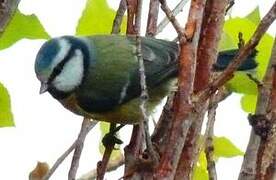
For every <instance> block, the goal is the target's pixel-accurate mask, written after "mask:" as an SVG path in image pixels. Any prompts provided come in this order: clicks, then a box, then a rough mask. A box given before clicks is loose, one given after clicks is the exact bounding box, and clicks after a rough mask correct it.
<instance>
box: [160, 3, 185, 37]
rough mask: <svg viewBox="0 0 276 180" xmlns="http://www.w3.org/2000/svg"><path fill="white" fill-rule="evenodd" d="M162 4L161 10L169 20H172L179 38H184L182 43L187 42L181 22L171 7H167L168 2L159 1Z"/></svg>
mask: <svg viewBox="0 0 276 180" xmlns="http://www.w3.org/2000/svg"><path fill="white" fill-rule="evenodd" d="M159 2H160V4H161V9H162V10H163V11H164V12H165V14H166V16H167V18H168V19H169V20H170V22H171V23H172V25H173V27H174V29H175V30H176V32H177V34H178V38H182V39H181V41H185V39H186V37H185V35H184V31H183V28H182V27H181V26H180V24H179V22H178V21H177V19H176V18H175V16H174V14H173V13H172V11H171V10H170V8H169V6H168V5H167V2H166V0H159Z"/></svg>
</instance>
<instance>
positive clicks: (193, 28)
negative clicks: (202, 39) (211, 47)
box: [155, 0, 205, 179]
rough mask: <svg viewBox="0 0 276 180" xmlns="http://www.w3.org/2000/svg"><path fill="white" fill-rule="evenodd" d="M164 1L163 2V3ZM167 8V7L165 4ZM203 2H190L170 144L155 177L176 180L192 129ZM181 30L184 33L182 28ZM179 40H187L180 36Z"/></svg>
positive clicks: (181, 53) (174, 103) (198, 0)
mask: <svg viewBox="0 0 276 180" xmlns="http://www.w3.org/2000/svg"><path fill="white" fill-rule="evenodd" d="M164 2H165V1H160V3H161V4H162V3H164ZM163 6H164V4H163ZM204 7H205V1H204V0H195V1H192V2H191V8H190V12H189V16H188V20H187V23H186V27H185V36H186V37H187V38H188V41H180V48H181V51H180V57H179V61H180V64H179V77H178V91H177V93H176V96H175V97H174V102H173V118H172V119H173V120H172V129H171V130H170V135H169V141H168V143H167V144H166V145H165V147H166V148H165V152H164V153H163V154H162V156H161V161H160V163H159V165H158V167H157V169H156V170H155V177H156V178H157V179H158V178H159V179H173V177H174V174H175V172H176V168H177V165H178V162H179V159H180V156H181V151H182V149H183V146H184V142H185V139H186V135H187V132H188V130H189V128H190V126H191V123H192V121H191V115H192V114H191V113H190V112H191V110H192V108H191V107H192V104H191V99H190V97H191V94H192V93H193V83H194V77H195V67H196V52H197V46H198V41H199V34H200V30H201V23H202V18H203V11H204ZM180 31H182V30H181V29H180ZM181 35H182V36H181V37H180V39H186V37H184V34H182V33H181Z"/></svg>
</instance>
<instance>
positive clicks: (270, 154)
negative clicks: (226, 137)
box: [256, 39, 276, 179]
mask: <svg viewBox="0 0 276 180" xmlns="http://www.w3.org/2000/svg"><path fill="white" fill-rule="evenodd" d="M270 64H271V69H270V70H269V71H270V73H271V77H272V79H271V80H270V82H271V86H270V87H269V86H268V88H270V89H271V90H270V102H269V105H268V107H267V111H266V112H267V115H266V117H268V121H269V125H270V126H269V127H270V130H269V133H268V135H267V139H265V140H263V139H261V144H260V147H259V149H258V158H257V172H256V174H257V175H256V177H257V178H259V179H266V178H265V177H266V173H267V170H268V167H269V166H270V165H271V164H273V161H274V157H275V155H276V68H275V65H276V39H274V46H273V49H272V54H271V58H270ZM258 163H259V164H258ZM258 165H259V166H258Z"/></svg>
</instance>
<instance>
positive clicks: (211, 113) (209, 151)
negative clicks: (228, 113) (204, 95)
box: [204, 96, 218, 180]
mask: <svg viewBox="0 0 276 180" xmlns="http://www.w3.org/2000/svg"><path fill="white" fill-rule="evenodd" d="M213 100H214V96H213V98H211V101H213ZM210 104H213V105H211V106H209V109H208V122H207V125H206V131H205V135H204V136H205V137H206V142H205V150H204V151H205V154H206V159H207V170H208V175H209V179H210V180H216V179H217V172H216V164H215V161H214V144H213V136H214V125H215V120H216V109H217V107H218V105H217V103H213V102H211V103H210Z"/></svg>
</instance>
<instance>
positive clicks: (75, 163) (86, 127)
mask: <svg viewBox="0 0 276 180" xmlns="http://www.w3.org/2000/svg"><path fill="white" fill-rule="evenodd" d="M96 124H97V121H91V120H90V119H88V118H83V122H82V125H81V130H80V132H79V135H78V138H77V140H76V142H75V143H76V145H75V151H74V155H73V158H72V162H71V167H70V170H69V173H68V180H74V179H76V174H77V170H78V167H79V160H80V157H81V152H82V149H83V143H84V140H85V138H86V135H87V134H88V132H89V131H90V130H91V129H92V128H93V127H94V126H95V125H96Z"/></svg>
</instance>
